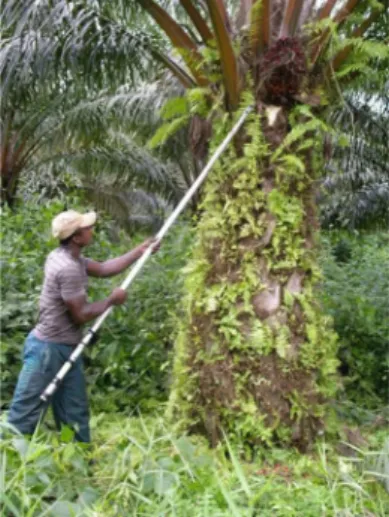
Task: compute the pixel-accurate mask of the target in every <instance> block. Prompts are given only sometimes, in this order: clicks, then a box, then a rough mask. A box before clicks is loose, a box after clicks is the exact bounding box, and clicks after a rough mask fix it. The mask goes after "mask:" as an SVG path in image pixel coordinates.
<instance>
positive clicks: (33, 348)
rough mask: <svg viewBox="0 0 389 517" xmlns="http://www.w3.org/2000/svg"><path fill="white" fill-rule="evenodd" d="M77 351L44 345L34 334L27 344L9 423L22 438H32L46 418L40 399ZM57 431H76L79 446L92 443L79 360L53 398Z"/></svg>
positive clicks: (31, 334) (68, 347)
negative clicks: (70, 428)
mask: <svg viewBox="0 0 389 517" xmlns="http://www.w3.org/2000/svg"><path fill="white" fill-rule="evenodd" d="M73 350H74V347H73V346H69V345H63V344H59V343H50V342H48V341H41V340H40V339H38V338H37V337H36V336H35V335H34V334H33V332H31V333H30V334H29V335H28V337H27V339H26V342H25V344H24V357H23V368H22V370H21V372H20V374H19V379H18V383H17V385H16V389H15V393H14V397H13V400H12V403H11V407H10V410H9V413H8V421H9V423H10V424H12V425H14V426H15V427H16V428H17V429H18V430H19V431H20V432H21V433H23V434H32V433H33V432H34V431H35V428H36V426H37V424H38V422H39V421H40V420H41V419H42V418H43V416H44V414H45V412H46V410H47V407H48V403H43V402H42V401H41V400H40V395H41V394H42V392H43V390H44V389H45V388H46V386H47V385H48V384H49V383H50V382H51V381H52V380H53V378H54V376H55V375H56V374H57V373H58V371H59V369H60V368H61V366H62V365H63V364H64V363H65V361H66V360H67V359H68V358H69V356H70V354H71V353H72V352H73ZM51 402H52V407H53V413H54V418H55V422H56V425H57V427H58V429H60V428H61V425H62V424H65V425H68V426H70V427H72V428H73V429H74V430H75V438H76V440H78V441H80V442H90V433H89V408H88V399H87V394H86V383H85V377H84V372H83V366H82V359H81V357H79V358H78V359H77V361H76V362H75V364H74V365H73V367H72V368H71V369H70V371H69V372H68V373H67V375H66V376H65V378H64V380H63V381H62V383H61V384H60V386H59V388H58V390H57V391H56V392H55V393H54V395H53V397H52V400H51Z"/></svg>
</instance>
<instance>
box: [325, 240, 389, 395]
mask: <svg viewBox="0 0 389 517" xmlns="http://www.w3.org/2000/svg"><path fill="white" fill-rule="evenodd" d="M388 244H389V235H388V234H387V233H383V232H382V233H378V234H370V235H369V234H365V235H363V234H361V235H354V236H353V235H351V234H346V233H337V232H335V233H333V234H327V236H326V237H325V239H324V260H323V269H324V284H323V302H324V307H325V309H326V310H327V311H328V312H329V313H330V314H331V315H332V317H333V319H334V324H335V329H336V331H337V333H338V335H339V337H340V352H339V353H340V359H341V361H342V373H343V374H344V375H345V385H346V388H347V392H348V395H349V396H350V397H351V398H352V399H353V400H359V401H360V402H361V401H362V400H363V401H364V402H363V403H364V404H366V403H367V399H369V400H370V403H371V404H374V403H377V402H378V400H377V396H378V397H380V398H382V399H383V400H384V401H387V400H388V395H389V393H388V380H389V375H388V367H389V362H388V361H389V325H388V322H389V306H388V295H389V275H388V267H389V247H388Z"/></svg>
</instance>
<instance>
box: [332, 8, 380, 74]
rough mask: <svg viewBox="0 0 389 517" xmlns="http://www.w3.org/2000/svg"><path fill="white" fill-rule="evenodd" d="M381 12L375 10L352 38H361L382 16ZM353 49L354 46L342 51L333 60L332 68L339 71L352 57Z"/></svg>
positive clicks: (355, 31)
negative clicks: (349, 57)
mask: <svg viewBox="0 0 389 517" xmlns="http://www.w3.org/2000/svg"><path fill="white" fill-rule="evenodd" d="M380 13H381V11H380V10H378V9H376V10H373V11H372V13H371V14H370V16H369V17H368V18H366V20H364V21H363V22H362V23H361V24H360V25H359V26H358V27H357V28H356V29H355V30H354V31H353V33H352V35H351V37H352V38H360V37H361V36H362V35H363V34H364V33H365V32H366V31H367V30H368V29H369V28H370V27H371V25H372V24H373V23H374V22H375V20H376V19H377V18H378V16H379V15H380ZM352 49H353V46H352V45H347V46H346V47H345V48H344V49H342V50H341V51H340V52H338V54H337V55H336V56H335V57H334V59H333V60H332V68H333V69H334V70H338V69H339V68H340V66H341V65H342V64H343V63H344V61H346V59H347V58H348V56H349V55H350V53H351V51H352Z"/></svg>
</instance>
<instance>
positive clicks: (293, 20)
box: [279, 0, 305, 38]
mask: <svg viewBox="0 0 389 517" xmlns="http://www.w3.org/2000/svg"><path fill="white" fill-rule="evenodd" d="M304 3H305V2H304V0H289V1H288V2H287V4H286V8H285V12H284V17H283V20H282V24H281V28H280V36H279V37H280V38H286V37H289V36H294V35H295V33H296V30H297V28H298V23H299V18H300V15H301V12H302V9H303V7H304Z"/></svg>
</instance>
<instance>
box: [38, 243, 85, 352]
mask: <svg viewBox="0 0 389 517" xmlns="http://www.w3.org/2000/svg"><path fill="white" fill-rule="evenodd" d="M86 264H87V259H85V258H84V257H80V258H78V259H76V258H74V257H73V256H72V254H71V253H70V251H69V250H67V249H66V248H65V247H60V248H57V249H55V250H54V251H52V252H51V253H50V254H49V255H48V257H47V259H46V263H45V275H44V281H43V286H42V292H41V296H40V300H39V320H38V324H37V325H36V327H35V328H34V331H33V332H34V334H35V335H36V336H37V338H38V339H42V340H43V341H53V342H56V343H64V344H67V345H77V344H78V342H79V341H80V340H81V338H82V326H81V325H78V324H77V323H75V322H74V321H73V320H72V317H71V314H70V311H69V310H68V308H67V307H66V304H65V301H66V300H71V299H73V298H77V297H79V296H82V295H85V296H86V290H87V286H88V275H87V271H86Z"/></svg>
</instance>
